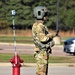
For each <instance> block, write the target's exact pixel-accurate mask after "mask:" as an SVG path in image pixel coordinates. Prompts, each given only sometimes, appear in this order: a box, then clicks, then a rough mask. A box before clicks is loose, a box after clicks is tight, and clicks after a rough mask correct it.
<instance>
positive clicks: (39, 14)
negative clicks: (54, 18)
mask: <svg viewBox="0 0 75 75" xmlns="http://www.w3.org/2000/svg"><path fill="white" fill-rule="evenodd" d="M47 12H48V9H47V8H46V7H45V6H37V7H35V8H34V10H33V15H34V17H35V18H37V19H39V20H40V19H43V17H44V16H47Z"/></svg>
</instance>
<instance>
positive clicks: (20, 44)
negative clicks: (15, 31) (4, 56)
mask: <svg viewBox="0 0 75 75" xmlns="http://www.w3.org/2000/svg"><path fill="white" fill-rule="evenodd" d="M0 44H2V45H14V43H2V42H0ZM16 45H23V46H35V45H34V44H22V43H17V44H16ZM54 47H63V45H55V46H54Z"/></svg>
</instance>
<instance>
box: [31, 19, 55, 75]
mask: <svg viewBox="0 0 75 75" xmlns="http://www.w3.org/2000/svg"><path fill="white" fill-rule="evenodd" d="M32 34H33V39H34V44H35V49H34V56H35V59H36V75H47V73H48V72H47V71H48V59H49V51H50V50H51V48H50V43H48V41H49V40H50V39H52V38H53V36H54V35H52V34H49V32H48V28H47V27H46V26H45V25H43V21H42V20H41V21H37V22H35V23H34V24H33V27H32ZM46 43H47V44H46Z"/></svg>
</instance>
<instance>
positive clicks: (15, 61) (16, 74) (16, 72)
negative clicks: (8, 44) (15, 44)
mask: <svg viewBox="0 0 75 75" xmlns="http://www.w3.org/2000/svg"><path fill="white" fill-rule="evenodd" d="M10 62H11V63H12V70H13V71H12V75H20V67H21V66H22V65H21V63H23V62H24V61H23V60H22V59H20V56H19V55H18V54H15V55H14V57H13V58H12V59H11V60H10Z"/></svg>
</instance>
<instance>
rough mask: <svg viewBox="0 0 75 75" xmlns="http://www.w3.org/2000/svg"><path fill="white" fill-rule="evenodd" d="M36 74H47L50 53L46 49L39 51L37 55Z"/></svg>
mask: <svg viewBox="0 0 75 75" xmlns="http://www.w3.org/2000/svg"><path fill="white" fill-rule="evenodd" d="M35 59H36V75H47V73H48V59H49V53H48V52H47V51H45V50H41V51H39V52H38V53H37V54H36V56H35Z"/></svg>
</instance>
